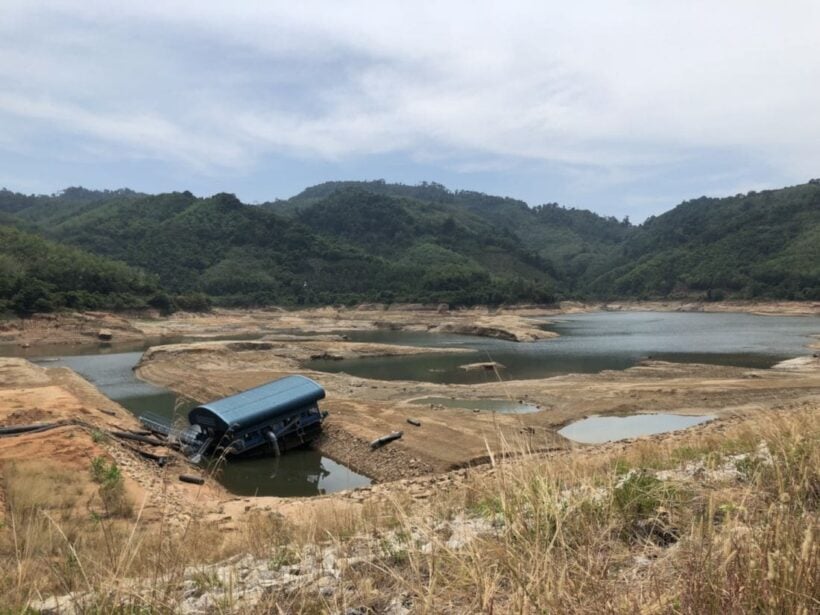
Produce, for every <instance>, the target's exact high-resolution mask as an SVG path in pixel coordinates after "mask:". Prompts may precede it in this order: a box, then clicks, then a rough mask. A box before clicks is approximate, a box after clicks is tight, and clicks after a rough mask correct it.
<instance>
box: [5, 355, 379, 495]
mask: <svg viewBox="0 0 820 615" xmlns="http://www.w3.org/2000/svg"><path fill="white" fill-rule="evenodd" d="M124 349H125V350H129V351H128V352H123V350H124ZM60 350H62V351H63V352H65V349H60ZM73 350H75V351H76V349H73ZM143 350H144V346H143V345H132V346H131V347H130V348H129V347H123V346H118V347H116V348H113V347H108V346H105V345H100V346H94V347H87V348H85V349H84V352H85V354H74V355H67V356H66V355H62V356H61V355H54V356H51V357H46V356H42V355H41V356H39V357H37V358H34V357H32V358H31V360H32V361H34V362H35V363H38V364H40V365H43V366H44V367H68V368H70V369H72V370H74V371H75V372H77V373H78V374H80V375H81V376H83V377H84V378H85V379H86V380H88V381H89V382H91V383H92V384H94V386H96V387H97V388H98V389H100V391H102V392H103V393H104V394H105V395H106V396H108V397H109V398H111V399H113V400H114V401H116V402H117V403H118V404H120V405H121V406H123V407H125V408H127V409H128V410H130V411H131V412H132V413H134V414H135V415H137V416H139V415H140V414H142V413H145V412H151V413H153V414H157V415H160V416H162V417H164V418H166V419H168V420H169V421H172V422H175V421H179V422H180V424H184V425H187V415H188V410H190V409H191V408H192V407H193V406H194V405H196V404H195V403H194V402H192V401H191V400H187V399H184V398H180V397H177V396H176V395H174V394H173V393H171V392H170V391H168V390H166V389H163V388H161V387H157V386H154V385H152V384H149V383H147V382H143V381H141V380H139V379H137V378H136V377H135V376H134V372H133V367H134V366H135V365H136V364H137V363H138V362H139V360H140V357H141V356H142V351H143ZM51 351H52V352H55V351H57V349H51ZM18 354H21V353H18ZM207 464H208V460H207V459H206V460H205V461H203V466H204V467H203V468H202V470H203V472H205V473H211V474H212V475H213V476H214V478H216V479H217V480H218V481H219V482H220V483H222V485H224V486H225V488H227V489H228V490H229V491H230V492H231V493H235V494H237V495H260V496H263V495H273V496H280V497H294V496H313V495H321V494H324V493H332V492H334V491H342V490H344V489H354V488H356V487H363V486H365V485H369V484H370V479H368V478H367V477H366V476H362V475H360V474H357V473H355V472H353V471H352V470H350V469H349V468H347V467H345V466H343V465H341V464H339V463H336V462H335V461H333V460H332V459H329V458H328V457H325V456H323V455H322V454H321V453H320V452H318V451H316V450H312V449H299V450H293V451H288V453H286V454H285V455H282V456H281V457H279V458H275V457H259V458H256V459H236V460H234V459H232V460H230V461H229V462H227V463H221V464H219V467H213V466H210V467H209V466H208V465H207Z"/></svg>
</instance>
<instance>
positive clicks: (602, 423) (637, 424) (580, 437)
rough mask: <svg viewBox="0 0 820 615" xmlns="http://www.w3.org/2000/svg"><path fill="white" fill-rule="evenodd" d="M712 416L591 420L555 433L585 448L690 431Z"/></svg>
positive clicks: (577, 423) (646, 416) (595, 418)
mask: <svg viewBox="0 0 820 615" xmlns="http://www.w3.org/2000/svg"><path fill="white" fill-rule="evenodd" d="M714 418H715V417H714V416H685V415H681V414H634V415H632V416H597V415H596V416H590V417H587V418H585V419H581V420H580V421H575V422H574V423H570V424H569V425H567V426H566V427H564V428H563V429H560V430H558V433H560V434H561V435H562V436H564V437H565V438H569V439H570V440H574V441H576V442H584V443H586V444H600V443H601V442H612V441H615V440H623V439H625V438H637V437H638V436H651V435H653V434H659V433H667V432H670V431H677V430H679V429H686V428H687V427H693V426H694V425H699V424H700V423H705V422H707V421H711V420H712V419H714Z"/></svg>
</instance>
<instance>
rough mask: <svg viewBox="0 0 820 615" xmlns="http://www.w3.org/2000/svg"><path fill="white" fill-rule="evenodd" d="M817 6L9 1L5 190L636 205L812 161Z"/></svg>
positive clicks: (818, 90)
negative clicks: (319, 189) (350, 194)
mask: <svg viewBox="0 0 820 615" xmlns="http://www.w3.org/2000/svg"><path fill="white" fill-rule="evenodd" d="M818 24H820V3H818V2H816V1H805V2H804V1H801V0H784V1H783V2H773V1H766V2H762V1H756V0H742V1H734V0H719V1H717V2H715V1H714V0H712V1H710V2H701V1H699V0H688V1H686V2H666V1H663V0H645V1H632V2H626V1H624V2H613V1H611V0H610V1H600V2H594V1H583V0H581V1H574V2H543V1H541V2H539V1H532V2H525V1H514V0H506V1H505V2H503V3H502V2H481V1H476V0H470V1H466V2H457V1H451V2H442V1H441V0H439V1H436V2H426V1H423V0H415V1H414V2H388V1H380V2H376V1H372V2H357V1H355V0H353V1H350V0H348V1H345V2H339V1H335V2H312V1H310V0H306V1H303V2H292V1H290V2H279V1H276V0H269V1H260V2H244V1H242V0H233V1H231V2H211V1H208V0H197V1H194V2H181V1H176V0H162V1H159V2H155V1H153V0H144V1H142V2H128V3H125V2H111V1H110V0H107V1H105V2H102V1H100V2H98V1H96V0H80V1H76V2H70V1H66V2H63V1H60V0H50V1H48V2H37V1H36V0H22V1H19V2H18V1H17V0H0V84H1V85H0V186H6V187H7V188H9V189H13V190H18V191H22V192H38V193H50V192H54V191H57V190H59V189H61V188H64V187H66V186H69V185H83V186H86V187H92V188H118V187H123V186H128V187H131V188H134V189H137V190H143V191H149V192H158V191H166V190H185V189H188V190H191V191H192V192H194V193H196V194H200V195H205V194H211V193H213V192H218V191H227V192H233V193H236V194H237V195H238V196H239V197H240V198H241V199H243V200H245V201H249V202H252V201H263V200H269V199H273V198H276V197H280V198H285V197H288V196H291V195H293V194H295V193H296V192H298V191H299V190H301V189H302V188H304V187H305V186H308V185H311V184H315V183H319V182H321V181H325V180H331V179H378V178H384V179H386V180H388V181H400V182H404V183H411V184H412V183H418V182H420V181H424V180H427V181H438V182H441V183H444V184H445V185H447V186H448V187H450V188H463V189H475V190H481V191H484V192H490V193H494V194H503V195H510V196H515V197H518V198H522V199H524V200H525V201H527V202H528V203H530V204H533V205H535V204H539V203H544V202H553V201H557V202H559V203H561V204H563V205H567V206H575V207H583V208H588V209H592V210H594V211H598V212H600V213H605V214H607V215H615V216H618V217H622V216H624V215H629V216H630V217H631V218H632V219H633V220H641V219H643V218H645V217H646V216H647V215H650V214H657V213H660V212H662V211H665V210H667V209H669V208H671V207H672V206H674V205H675V204H677V203H678V202H680V201H681V200H683V199H686V198H691V197H696V196H700V195H703V194H708V195H725V194H735V193H737V192H741V191H742V192H746V191H748V190H757V189H761V188H766V187H779V186H783V185H788V184H794V183H799V182H803V181H805V180H807V179H809V178H812V177H820V36H819V35H818V31H820V26H818Z"/></svg>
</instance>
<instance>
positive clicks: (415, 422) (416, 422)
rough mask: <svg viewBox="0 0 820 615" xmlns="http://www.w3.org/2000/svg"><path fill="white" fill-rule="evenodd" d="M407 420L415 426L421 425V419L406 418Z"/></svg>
mask: <svg viewBox="0 0 820 615" xmlns="http://www.w3.org/2000/svg"><path fill="white" fill-rule="evenodd" d="M407 422H408V423H410V424H411V425H415V426H416V427H421V421H420V420H418V419H407Z"/></svg>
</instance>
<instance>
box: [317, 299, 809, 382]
mask: <svg viewBox="0 0 820 615" xmlns="http://www.w3.org/2000/svg"><path fill="white" fill-rule="evenodd" d="M543 328H545V329H547V330H549V331H554V332H556V333H558V334H559V335H560V337H557V338H553V339H549V340H543V341H539V342H532V343H517V342H508V341H504V340H497V339H491V338H480V337H468V336H460V335H438V334H431V333H424V332H410V331H390V330H379V331H350V332H346V334H347V335H348V336H349V338H350V339H351V340H352V341H360V342H374V343H386V344H403V345H410V346H429V347H441V348H469V349H471V350H473V351H474V352H473V353H472V354H423V355H412V356H401V357H379V358H365V359H353V360H343V361H333V360H326V359H317V360H314V361H311V362H309V363H308V364H307V367H310V368H312V369H316V370H319V371H327V372H345V373H347V374H350V375H353V376H359V377H362V378H375V379H381V380H419V381H429V382H437V383H443V384H475V383H481V382H489V381H493V380H497V379H498V377H499V376H500V377H501V378H502V379H504V380H518V379H531V378H547V377H550V376H559V375H562V374H568V373H596V372H600V371H603V370H622V369H627V368H629V367H632V366H633V365H636V364H637V363H638V362H639V361H641V360H643V359H648V358H651V359H654V360H660V361H673V362H680V363H706V364H712V365H732V366H738V367H750V368H768V367H771V366H772V365H774V364H775V363H777V362H779V361H782V360H784V359H790V358H793V357H796V356H800V355H805V354H809V353H810V352H811V351H810V350H809V349H808V348H807V346H808V344H809V343H811V342H812V338H811V336H812V335H817V334H819V333H820V319H819V318H816V317H793V316H756V315H753V314H709V313H680V312H597V313H591V314H577V315H568V316H561V317H556V318H554V319H552V320H551V322H548V321H547V320H546V319H544V324H543ZM478 361H495V362H497V363H500V364H502V365H503V366H504V367H503V369H500V370H499V373H498V375H496V374H495V372H493V371H492V370H489V371H484V370H481V371H466V370H464V369H461V368H460V366H461V365H464V364H466V363H473V362H478Z"/></svg>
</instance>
